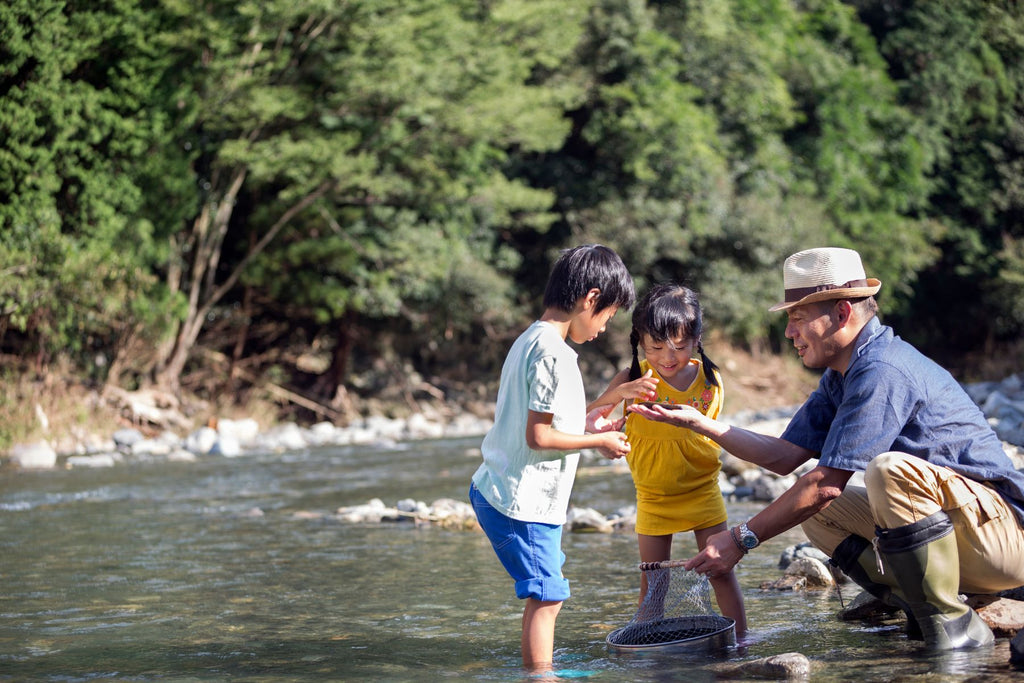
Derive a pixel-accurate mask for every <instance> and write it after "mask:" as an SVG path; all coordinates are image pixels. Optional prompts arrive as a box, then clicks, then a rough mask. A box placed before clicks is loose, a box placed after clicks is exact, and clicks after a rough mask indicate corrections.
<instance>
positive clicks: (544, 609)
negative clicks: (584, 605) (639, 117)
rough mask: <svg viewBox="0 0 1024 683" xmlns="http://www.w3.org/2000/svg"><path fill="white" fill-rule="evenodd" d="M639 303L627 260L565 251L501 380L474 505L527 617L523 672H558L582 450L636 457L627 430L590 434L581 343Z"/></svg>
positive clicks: (591, 249)
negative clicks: (565, 533)
mask: <svg viewBox="0 0 1024 683" xmlns="http://www.w3.org/2000/svg"><path fill="white" fill-rule="evenodd" d="M635 300H636V293H635V291H634V289H633V281H632V279H631V278H630V276H629V272H628V271H627V270H626V267H625V265H624V264H623V263H622V259H620V258H619V256H618V255H617V254H616V253H615V252H614V251H612V250H611V249H609V248H607V247H604V246H601V245H584V246H580V247H575V248H573V249H569V250H566V251H564V252H563V253H562V255H561V256H560V257H559V259H558V261H557V262H556V263H555V265H554V268H553V269H552V271H551V275H550V277H549V278H548V284H547V288H546V290H545V292H544V309H545V310H544V314H543V315H542V316H541V317H540V319H539V320H537V321H536V322H534V323H533V324H532V325H531V326H530V327H529V328H528V329H527V330H526V331H525V332H523V333H522V334H521V335H520V336H519V338H518V339H517V340H516V341H515V343H514V344H513V345H512V348H511V350H510V351H509V354H508V357H507V358H506V359H505V363H504V366H503V367H502V371H501V384H500V386H499V389H498V400H497V405H496V407H495V417H494V426H493V427H492V428H491V430H490V431H489V432H488V433H487V435H486V436H485V437H484V440H483V444H482V445H481V447H480V449H481V451H482V452H483V458H484V461H483V463H482V464H481V465H480V467H479V469H477V471H476V473H475V474H474V475H473V484H472V486H470V491H469V496H470V500H471V501H472V503H473V508H474V510H475V511H476V515H477V519H478V520H479V522H480V526H481V527H482V528H483V530H484V532H485V533H486V534H487V538H488V539H490V541H491V544H492V545H493V546H494V549H495V552H496V553H497V555H498V559H500V560H501V563H502V565H503V566H504V567H505V569H506V570H507V571H508V573H509V574H510V575H511V576H512V578H513V579H514V580H515V588H516V596H517V597H518V598H519V599H521V600H526V605H525V608H524V610H523V632H522V656H523V666H524V667H526V669H527V670H529V671H530V672H531V673H538V672H544V671H549V670H550V669H551V667H552V656H553V651H554V635H555V619H556V617H557V616H558V612H559V610H560V609H561V608H562V602H563V601H564V600H565V599H566V598H568V597H569V582H568V581H567V580H566V579H565V578H564V577H563V576H562V563H563V562H564V561H565V555H564V554H563V553H562V550H561V541H562V525H563V524H565V520H566V511H567V509H568V506H569V494H570V493H571V491H572V484H573V480H574V478H575V476H576V465H577V463H578V461H579V451H580V450H581V449H583V448H593V449H597V450H599V451H600V452H601V453H602V455H604V456H605V457H607V458H609V459H614V458H620V457H622V456H624V455H626V453H628V452H629V444H628V443H627V442H626V437H625V435H624V434H622V433H621V432H619V431H614V430H612V431H607V432H602V433H598V434H586V433H585V427H586V420H587V415H586V405H587V399H586V396H585V394H584V391H583V377H582V375H581V374H580V370H579V367H578V365H577V363H576V352H575V351H573V350H572V348H571V347H569V345H568V344H567V343H566V338H568V339H571V340H572V341H573V342H575V343H577V344H582V343H584V342H588V341H591V340H593V339H595V338H596V337H597V335H599V334H600V333H602V332H604V330H605V326H606V325H607V323H608V321H609V320H611V318H612V316H614V315H615V313H616V311H618V309H619V308H630V307H631V306H632V305H633V303H634V301H635Z"/></svg>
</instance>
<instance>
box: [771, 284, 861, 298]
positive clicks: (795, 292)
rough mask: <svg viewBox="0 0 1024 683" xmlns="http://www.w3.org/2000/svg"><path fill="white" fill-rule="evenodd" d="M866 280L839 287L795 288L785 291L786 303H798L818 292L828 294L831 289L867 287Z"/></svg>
mask: <svg viewBox="0 0 1024 683" xmlns="http://www.w3.org/2000/svg"><path fill="white" fill-rule="evenodd" d="M867 286H868V281H867V280H850V281H849V282H845V283H843V284H841V285H818V286H817V287H795V288H793V289H787V290H786V303H792V302H794V301H800V300H801V299H803V298H804V297H805V296H810V295H811V294H817V293H818V292H828V291H830V290H833V289H849V288H850V287H867Z"/></svg>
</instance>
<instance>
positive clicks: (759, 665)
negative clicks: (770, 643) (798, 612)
mask: <svg viewBox="0 0 1024 683" xmlns="http://www.w3.org/2000/svg"><path fill="white" fill-rule="evenodd" d="M713 668H714V669H715V673H716V674H717V675H719V676H721V677H722V678H761V679H774V680H806V679H809V678H810V676H811V671H812V669H813V666H812V663H811V660H810V659H808V658H807V657H806V656H804V655H802V654H800V653H799V652H786V653H784V654H781V655H773V656H771V657H763V658H761V659H754V660H751V661H749V662H741V663H739V664H729V665H721V666H716V667H713Z"/></svg>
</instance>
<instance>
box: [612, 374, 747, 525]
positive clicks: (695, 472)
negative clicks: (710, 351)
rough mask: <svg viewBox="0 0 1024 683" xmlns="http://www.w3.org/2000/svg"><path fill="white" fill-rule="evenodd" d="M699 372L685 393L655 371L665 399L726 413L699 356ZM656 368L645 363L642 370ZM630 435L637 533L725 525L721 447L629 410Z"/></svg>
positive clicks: (714, 414) (720, 392) (712, 412)
mask: <svg viewBox="0 0 1024 683" xmlns="http://www.w3.org/2000/svg"><path fill="white" fill-rule="evenodd" d="M690 363H692V364H695V365H696V366H697V376H696V378H695V379H694V380H693V383H692V384H691V385H690V387H689V388H688V389H687V390H685V391H679V390H678V389H675V388H674V387H673V386H671V385H670V384H669V383H668V382H666V381H665V379H664V378H662V377H661V376H660V375H659V374H658V371H657V370H654V371H653V372H654V377H656V378H657V379H658V380H659V381H658V396H657V398H656V399H654V400H656V401H658V402H661V403H687V404H689V405H692V406H694V407H695V408H697V409H698V410H700V411H701V412H702V413H704V414H705V415H708V416H710V417H713V418H717V417H718V414H719V413H720V412H721V411H722V402H723V399H724V392H723V390H722V387H721V383H722V380H721V377H720V376H717V377H716V378H717V379H718V382H719V386H717V387H716V386H714V385H712V384H711V383H710V382H708V381H707V377H706V375H705V374H704V368H703V366H702V364H701V362H700V361H699V360H696V359H691V360H690ZM648 369H652V368H651V367H650V365H649V364H648V363H647V361H642V362H641V363H640V370H641V372H647V370H648ZM626 436H627V437H628V438H629V443H630V446H631V448H630V452H629V455H628V456H626V460H627V462H628V463H629V470H630V472H631V473H632V475H633V483H634V484H635V485H636V508H637V512H636V531H637V533H638V534H644V535H646V536H663V535H665V534H674V533H676V532H679V531H692V530H694V529H705V528H707V527H711V526H714V525H716V524H721V523H723V522H725V521H726V520H727V519H728V515H727V514H726V511H725V500H724V499H723V498H722V492H721V490H720V489H719V488H718V472H719V470H720V469H721V467H722V465H721V461H720V460H719V453H720V452H721V448H720V447H719V446H718V444H716V443H715V442H714V441H712V440H711V439H709V438H707V437H705V436H701V435H699V434H696V433H695V432H692V431H690V430H689V429H683V428H680V427H676V426H674V425H669V424H665V423H663V422H654V421H653V420H647V419H645V418H643V417H641V416H639V415H634V414H632V413H630V414H629V417H628V418H627V419H626Z"/></svg>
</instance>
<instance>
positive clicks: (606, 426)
mask: <svg viewBox="0 0 1024 683" xmlns="http://www.w3.org/2000/svg"><path fill="white" fill-rule="evenodd" d="M616 405H617V404H615V403H609V404H608V405H604V406H597V407H596V408H594V409H593V410H591V411H590V412H589V413H587V432H588V433H590V434H599V433H601V432H617V431H619V430H620V429H622V425H624V424H626V418H625V417H620V418H619V419H617V420H609V419H608V413H610V412H612V411H613V410H615V406H616Z"/></svg>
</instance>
